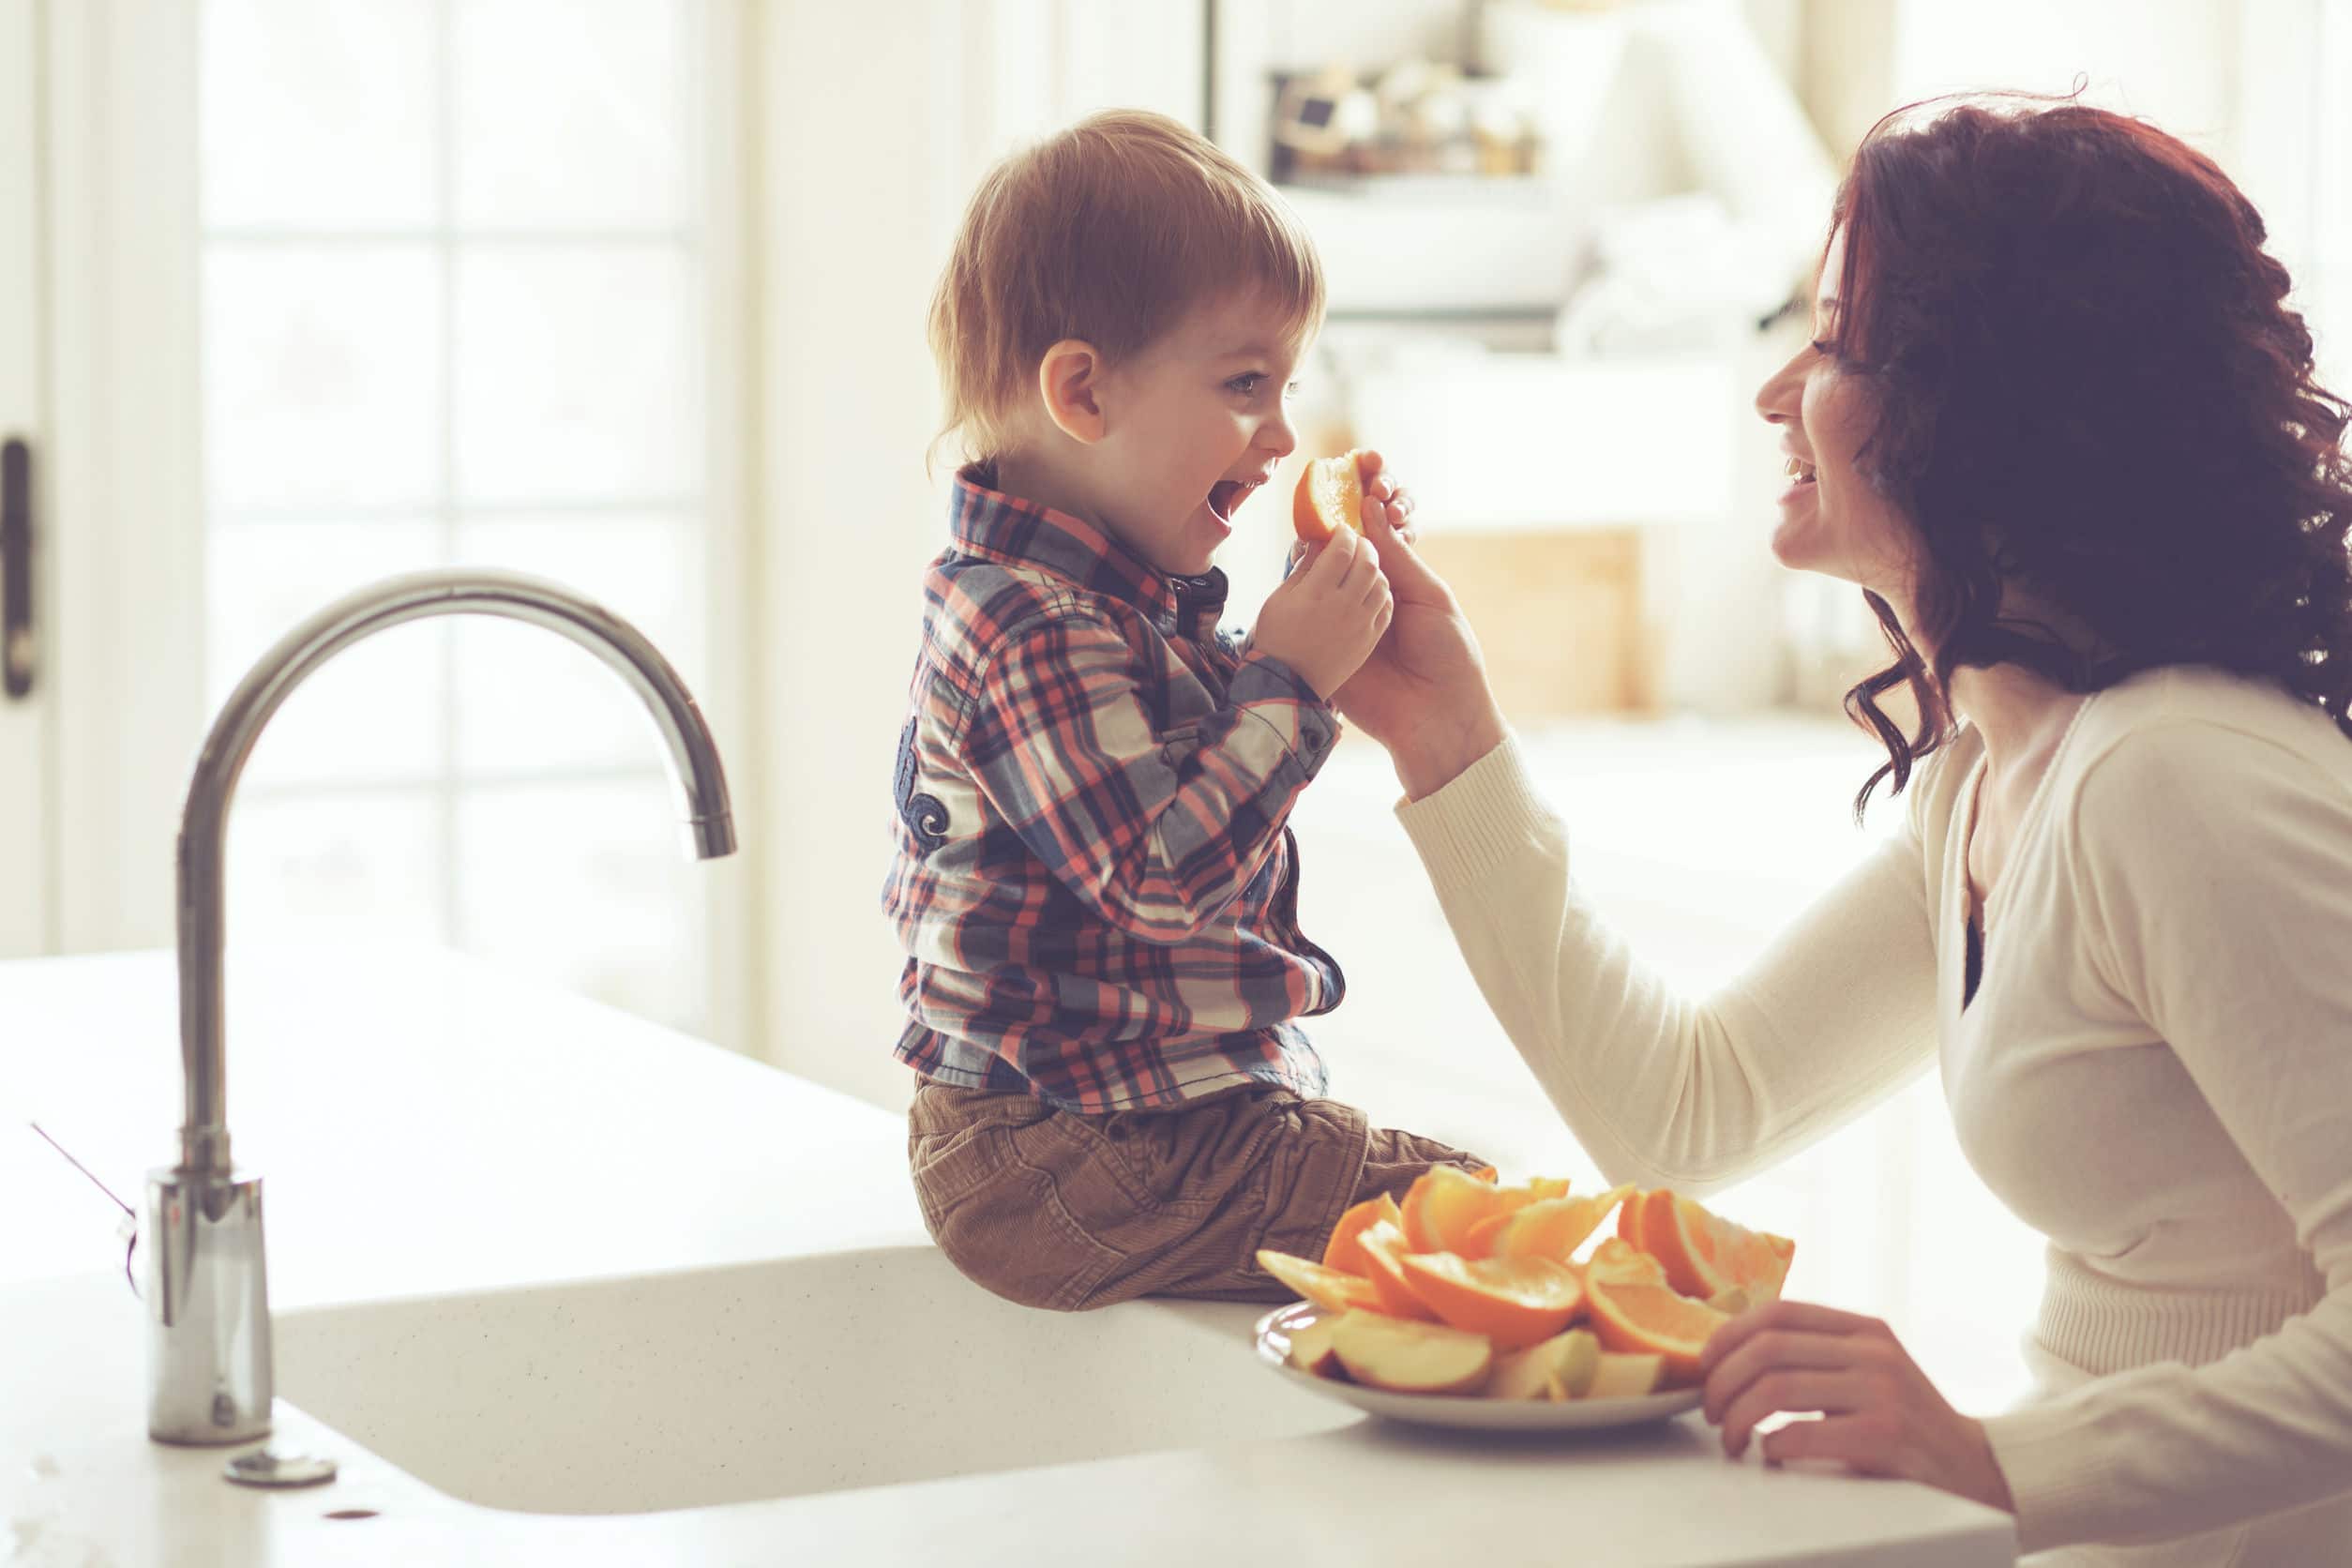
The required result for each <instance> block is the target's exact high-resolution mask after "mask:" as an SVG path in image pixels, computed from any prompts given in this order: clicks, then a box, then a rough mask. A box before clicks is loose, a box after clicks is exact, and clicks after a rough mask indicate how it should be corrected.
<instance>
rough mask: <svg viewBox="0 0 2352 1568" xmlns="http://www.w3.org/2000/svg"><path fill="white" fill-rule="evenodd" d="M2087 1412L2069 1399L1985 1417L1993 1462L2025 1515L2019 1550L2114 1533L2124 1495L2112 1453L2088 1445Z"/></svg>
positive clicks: (2019, 1532) (2020, 1516) (2016, 1506)
mask: <svg viewBox="0 0 2352 1568" xmlns="http://www.w3.org/2000/svg"><path fill="white" fill-rule="evenodd" d="M2084 1427H2085V1421H2084V1412H2083V1411H2081V1410H2076V1409H2074V1408H2073V1407H2072V1405H2071V1403H2070V1402H2068V1401H2066V1400H2057V1401H2053V1402H2050V1403H2047V1404H2032V1405H2025V1406H2021V1407H2020V1408H2018V1409H2016V1410H2006V1411H2003V1412H2002V1413H2001V1414H1999V1415H1994V1416H1986V1417H1985V1418H1984V1439H1985V1441H1987V1442H1988V1443H1990V1444H1991V1445H1992V1448H1993V1462H1994V1463H1995V1464H1997V1465H1998V1466H1999V1467H2000V1471H2001V1479H2002V1480H2004V1481H2006V1482H2007V1483H2008V1484H2009V1500H2010V1504H2011V1506H2012V1507H2013V1508H2014V1509H2015V1510H2016V1512H2017V1550H2018V1551H2019V1552H2020V1553H2024V1552H2038V1551H2042V1550H2043V1549H2045V1548H2047V1547H2050V1546H2061V1545H2071V1544H2073V1543H2074V1542H2078V1541H2095V1540H2100V1539H2102V1538H2103V1537H2105V1536H2107V1535H2110V1534H2112V1533H2113V1532H2114V1530H2115V1527H2116V1519H2115V1510H2116V1501H2115V1499H2116V1493H2115V1488H2114V1487H2113V1485H2111V1484H2110V1478H2109V1474H2108V1465H2107V1462H2106V1458H2105V1455H2104V1454H2103V1452H2102V1451H2101V1449H2100V1448H2099V1446H2098V1444H2097V1443H2096V1442H2095V1441H2088V1440H2086V1437H2087V1434H2086V1433H2085V1430H2084Z"/></svg>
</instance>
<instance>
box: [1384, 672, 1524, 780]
mask: <svg viewBox="0 0 2352 1568" xmlns="http://www.w3.org/2000/svg"><path fill="white" fill-rule="evenodd" d="M1482 695H1483V694H1482ZM1509 732H1510V731H1509V728H1508V726H1506V725H1505V724H1504V723H1503V719H1502V713H1501V710H1500V709H1499V708H1497V707H1496V706H1495V704H1494V702H1493V701H1492V700H1491V699H1488V700H1487V701H1483V702H1479V703H1475V704H1472V705H1470V707H1469V708H1468V709H1467V710H1466V711H1465V712H1462V713H1460V714H1457V715H1449V716H1442V717H1436V716H1433V717H1430V718H1427V719H1425V720H1423V721H1422V722H1421V723H1419V724H1417V725H1416V726H1415V727H1414V730H1413V732H1412V733H1411V734H1410V735H1407V736H1400V737H1399V738H1398V739H1397V741H1396V743H1395V745H1393V746H1390V747H1389V756H1390V759H1391V761H1394V762H1395V764H1396V781H1397V783H1399V784H1401V785H1403V786H1404V790H1405V798H1406V799H1408V800H1423V799H1425V798H1427V797H1428V796H1430V795H1433V794H1436V793H1437V792H1439V791H1440V790H1442V789H1444V788H1445V787H1446V786H1447V785H1448V784H1451V783H1453V782H1454V780H1455V779H1456V778H1459V777H1460V776H1462V775H1463V774H1464V773H1466V772H1468V771H1469V769H1470V766H1471V764H1472V763H1474V762H1476V761H1478V760H1479V759H1480V758H1482V757H1485V755H1486V754H1487V753H1488V752H1490V751H1492V750H1494V748H1495V747H1497V746H1500V745H1501V744H1502V743H1503V741H1504V740H1505V739H1506V738H1507V737H1508V735H1509Z"/></svg>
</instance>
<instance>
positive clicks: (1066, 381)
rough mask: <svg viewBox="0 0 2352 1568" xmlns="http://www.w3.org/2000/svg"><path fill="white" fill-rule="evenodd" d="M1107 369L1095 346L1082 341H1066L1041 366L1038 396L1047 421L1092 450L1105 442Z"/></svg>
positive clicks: (1057, 344)
mask: <svg viewBox="0 0 2352 1568" xmlns="http://www.w3.org/2000/svg"><path fill="white" fill-rule="evenodd" d="M1105 369H1106V367H1105V366H1104V364H1103V356H1102V354H1100V353H1099V352H1098V351H1097V350H1096V349H1095V347H1094V345H1093V344H1092V343H1090V342H1088V341H1086V340H1085V339H1082V338H1064V339H1062V340H1061V341H1060V342H1058V343H1056V344H1054V345H1053V347H1051V348H1049V349H1048V350H1047V351H1046V354H1045V357H1044V358H1043V359H1040V360H1039V361H1038V362H1037V394H1038V396H1039V397H1041V398H1043V399H1044V400H1045V404H1046V417H1047V418H1048V419H1051V420H1052V421H1053V422H1054V424H1055V426H1056V427H1058V428H1059V429H1060V430H1061V431H1062V433H1063V435H1066V436H1068V437H1069V438H1070V439H1071V440H1072V441H1078V442H1083V443H1084V444H1086V445H1089V446H1092V445H1093V444H1094V443H1096V442H1098V441H1100V440H1102V439H1103V432H1104V430H1105V428H1106V425H1107V421H1106V420H1105V418H1104V416H1103V400H1102V394H1103V380H1104V370H1105Z"/></svg>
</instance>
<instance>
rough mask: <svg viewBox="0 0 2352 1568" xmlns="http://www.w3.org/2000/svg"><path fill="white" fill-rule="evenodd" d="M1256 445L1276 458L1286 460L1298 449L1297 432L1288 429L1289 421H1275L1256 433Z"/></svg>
mask: <svg viewBox="0 0 2352 1568" xmlns="http://www.w3.org/2000/svg"><path fill="white" fill-rule="evenodd" d="M1258 445H1260V446H1263V447H1264V448H1265V449H1266V450H1267V451H1269V452H1272V453H1273V454H1274V456H1275V457H1277V458H1287V457H1289V455H1290V454H1291V453H1293V452H1295V451H1297V450H1298V449H1299V432H1298V431H1296V430H1292V429H1291V428H1290V421H1289V419H1287V418H1283V419H1276V420H1274V422H1273V423H1271V424H1269V425H1268V426H1266V428H1265V429H1264V430H1259V432H1258Z"/></svg>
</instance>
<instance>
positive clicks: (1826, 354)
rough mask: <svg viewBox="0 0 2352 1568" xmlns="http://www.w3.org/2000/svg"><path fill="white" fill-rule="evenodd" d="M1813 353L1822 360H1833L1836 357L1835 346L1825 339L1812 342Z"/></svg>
mask: <svg viewBox="0 0 2352 1568" xmlns="http://www.w3.org/2000/svg"><path fill="white" fill-rule="evenodd" d="M1813 352H1814V353H1816V354H1819V355H1820V356H1821V357H1822V358H1824V359H1833V358H1835V357H1836V356H1837V345H1836V344H1835V343H1833V342H1832V341H1831V340H1830V339H1827V338H1816V339H1814V340H1813Z"/></svg>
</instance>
